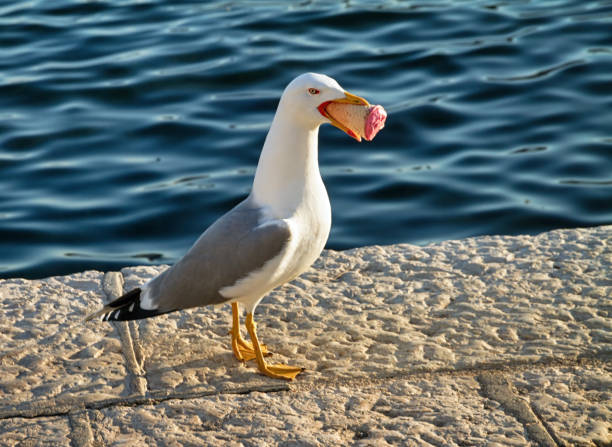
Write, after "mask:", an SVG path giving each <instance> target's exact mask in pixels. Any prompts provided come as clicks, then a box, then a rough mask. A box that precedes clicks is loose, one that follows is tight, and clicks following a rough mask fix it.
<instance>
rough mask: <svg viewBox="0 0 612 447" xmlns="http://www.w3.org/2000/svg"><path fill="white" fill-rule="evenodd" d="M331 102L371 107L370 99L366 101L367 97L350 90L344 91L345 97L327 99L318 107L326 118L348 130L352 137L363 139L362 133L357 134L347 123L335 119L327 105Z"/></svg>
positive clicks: (345, 130) (339, 127) (340, 127)
mask: <svg viewBox="0 0 612 447" xmlns="http://www.w3.org/2000/svg"><path fill="white" fill-rule="evenodd" d="M331 103H335V104H350V105H357V106H364V107H369V106H370V103H369V102H368V101H366V100H365V99H363V98H361V97H359V96H356V95H353V94H351V93H349V92H344V97H343V98H338V99H334V100H332V101H325V102H324V103H321V104H320V105H319V107H318V109H319V112H320V113H321V115H323V116H324V117H325V118H327V119H328V120H329V121H330V123H331V124H332V125H333V126H336V127H337V128H338V129H340V130H342V131H344V132H346V133H347V134H349V135H350V136H351V137H353V138H354V139H356V140H357V141H361V136H360V135H357V134H356V133H355V132H353V131H352V130H351V129H350V128H348V127H347V126H346V125H344V124H343V123H341V122H340V121H338V120H337V119H335V118H334V117H333V116H332V115H331V114H330V113H329V112H328V111H327V106H328V105H330V104H331Z"/></svg>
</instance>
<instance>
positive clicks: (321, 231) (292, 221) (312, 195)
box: [220, 177, 331, 306]
mask: <svg viewBox="0 0 612 447" xmlns="http://www.w3.org/2000/svg"><path fill="white" fill-rule="evenodd" d="M318 180H319V181H318V182H316V183H317V184H311V185H309V188H306V189H305V191H307V192H306V193H305V194H304V196H303V197H302V200H301V201H300V202H299V205H298V206H297V207H295V209H294V210H292V212H290V213H287V210H286V209H284V210H275V209H274V208H270V207H265V213H264V216H265V217H264V220H263V221H262V222H261V223H260V225H265V223H266V220H269V221H273V220H276V219H278V218H281V219H282V220H284V221H285V222H286V223H287V225H288V226H289V228H290V230H291V238H290V239H289V242H288V243H287V245H286V246H285V247H284V249H283V250H282V251H281V252H280V253H279V254H278V255H277V256H275V257H274V258H272V259H270V260H269V261H268V262H267V263H266V264H265V265H264V266H263V267H262V268H260V269H258V270H256V271H254V272H251V273H250V274H249V275H248V276H247V277H245V278H242V279H241V280H240V281H238V282H237V283H236V284H233V285H231V286H228V287H224V288H223V289H222V290H221V291H220V292H221V294H222V295H223V296H225V297H228V298H231V299H234V300H236V301H241V302H243V303H245V304H246V305H247V306H248V305H249V304H250V303H253V304H256V303H257V302H258V301H259V300H260V299H261V297H262V296H263V295H265V294H266V293H268V292H269V291H270V290H272V289H274V288H275V287H278V286H279V285H281V284H284V283H286V282H288V281H291V280H292V279H294V278H296V277H297V276H298V275H300V274H301V273H303V272H304V271H305V270H307V269H308V268H309V267H310V266H311V265H312V263H313V262H314V261H315V260H316V259H317V258H318V257H319V255H320V254H321V252H322V251H323V248H324V247H325V243H326V242H327V238H328V237H329V231H330V228H331V206H330V203H329V198H328V196H327V191H326V190H325V185H324V184H323V181H322V180H321V178H320V177H319V179H318ZM281 211H282V212H283V214H284V216H279V215H278V213H279V212H281Z"/></svg>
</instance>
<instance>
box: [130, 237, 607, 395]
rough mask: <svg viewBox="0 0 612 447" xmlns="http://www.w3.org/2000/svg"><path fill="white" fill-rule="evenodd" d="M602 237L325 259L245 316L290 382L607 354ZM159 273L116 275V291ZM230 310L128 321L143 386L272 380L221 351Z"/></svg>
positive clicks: (374, 251) (450, 245) (396, 249)
mask: <svg viewBox="0 0 612 447" xmlns="http://www.w3.org/2000/svg"><path fill="white" fill-rule="evenodd" d="M611 239H612V227H600V228H596V229H577V230H564V231H553V232H550V233H544V234H542V235H539V236H536V237H529V236H516V237H510V236H506V237H481V238H474V239H466V240H461V241H448V242H444V243H440V244H432V245H428V246H425V247H417V246H412V245H394V246H389V247H365V248H360V249H355V250H349V251H345V252H334V251H326V252H325V253H324V255H323V256H322V257H321V258H320V259H319V260H318V261H317V263H316V264H315V266H314V267H313V268H312V269H310V270H309V271H308V272H306V273H305V274H303V275H302V276H301V277H300V278H298V279H296V280H295V281H293V282H292V283H291V284H289V285H286V286H284V287H282V288H280V289H279V290H277V291H274V292H272V293H271V294H270V295H269V296H268V297H266V298H264V300H263V301H262V303H261V304H260V306H259V307H258V309H257V312H256V321H258V323H259V333H260V336H261V338H262V339H263V341H264V342H265V343H267V345H268V346H269V348H270V349H271V351H272V352H273V353H274V356H273V357H271V358H270V360H271V361H279V362H286V363H289V364H297V365H301V366H304V367H306V372H305V373H304V374H302V375H301V376H300V380H307V381H316V380H319V379H322V378H329V377H335V378H338V379H340V378H367V377H372V376H378V377H379V376H394V375H398V374H404V375H406V374H411V373H414V372H418V371H434V370H436V369H455V370H457V369H466V368H479V367H483V366H490V365H502V364H507V365H512V364H515V365H519V364H522V365H528V364H531V363H534V362H540V363H541V362H544V363H546V362H547V361H552V360H554V359H564V360H575V359H577V358H579V357H582V356H587V357H589V356H597V355H599V354H600V353H603V352H606V351H609V350H610V342H611V341H612V338H611V335H610V334H611V333H612V331H610V328H611V327H612V319H611V318H610V310H611V309H612V299H611V298H610V297H611V296H612V277H611V276H612V275H611V274H610V272H611V265H612V248H611V247H612V244H610V241H611ZM163 268H165V267H140V268H129V269H125V270H124V272H123V273H124V275H125V278H126V289H129V288H130V287H134V286H137V285H140V284H142V283H143V282H145V281H146V280H147V279H148V278H150V277H152V276H153V275H155V274H157V273H158V272H159V271H161V270H162V269H163ZM229 318H230V317H229V306H227V305H225V306H221V307H220V308H217V309H212V308H208V309H196V310H190V311H187V312H180V313H175V314H169V315H167V316H163V317H160V318H156V319H151V320H147V321H142V322H140V323H139V327H140V337H141V340H142V343H143V350H144V352H145V354H146V359H145V370H146V371H147V376H148V379H149V387H150V389H154V390H160V389H167V390H186V389H190V388H192V387H198V386H202V387H205V388H213V389H225V388H227V387H232V386H234V385H235V384H236V383H240V384H242V385H244V384H245V383H249V384H250V383H252V384H260V383H262V382H263V383H265V382H269V381H271V380H272V379H268V378H264V377H260V376H256V375H254V374H253V373H254V372H255V369H254V367H252V366H251V365H250V364H249V365H248V366H247V367H244V366H241V365H240V364H239V363H237V362H235V361H234V360H233V357H232V354H231V351H230V349H229V337H228V335H227V331H228V330H229Z"/></svg>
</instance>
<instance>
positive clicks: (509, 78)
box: [0, 0, 612, 278]
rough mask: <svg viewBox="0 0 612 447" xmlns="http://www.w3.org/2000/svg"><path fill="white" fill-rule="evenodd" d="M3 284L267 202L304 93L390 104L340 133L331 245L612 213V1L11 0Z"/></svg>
mask: <svg viewBox="0 0 612 447" xmlns="http://www.w3.org/2000/svg"><path fill="white" fill-rule="evenodd" d="M0 50H1V52H0V174H1V175H0V276H2V277H13V276H24V277H30V278H36V277H44V276H48V275H56V274H65V273H70V272H74V271H80V270H83V269H99V270H110V269H118V268H120V267H123V266H126V265H133V264H147V263H172V262H174V261H175V260H176V259H177V258H178V257H180V256H181V255H182V254H183V253H184V252H185V250H186V249H187V248H188V247H189V246H190V245H191V243H192V242H193V241H194V240H195V239H196V238H197V236H198V235H199V234H200V233H201V232H202V231H203V230H204V229H205V228H206V227H207V226H208V225H209V224H210V223H212V222H213V221H214V220H215V219H216V218H217V217H218V216H220V215H221V214H222V213H223V212H225V211H226V210H228V209H229V208H230V207H231V206H233V205H234V204H236V203H237V202H239V201H240V200H241V199H242V198H244V197H245V196H246V194H247V193H248V191H249V188H250V184H251V180H252V177H253V173H254V169H255V166H256V163H257V159H258V156H259V151H260V148H261V145H262V143H263V139H264V137H265V133H266V131H267V128H268V125H269V124H270V121H271V119H272V116H273V113H274V109H275V107H276V104H277V101H278V98H279V95H280V93H281V92H282V90H283V88H284V87H285V85H286V83H287V82H289V81H290V80H291V79H292V78H293V77H295V76H296V75H298V74H300V73H302V72H305V71H316V72H321V73H326V74H328V75H330V76H332V77H334V78H336V79H337V80H338V81H339V82H340V83H341V84H342V85H343V86H344V87H345V88H346V89H347V90H348V91H350V92H352V93H355V94H358V95H361V96H364V97H365V98H367V99H368V100H369V101H370V102H372V103H378V104H382V105H383V106H384V107H385V108H386V109H387V111H388V112H389V119H388V121H387V126H386V128H385V129H384V130H383V131H382V132H381V133H380V134H379V135H378V136H377V137H376V139H375V140H374V141H373V142H371V143H361V144H358V143H357V142H355V141H353V140H352V139H351V138H349V137H348V136H346V135H345V134H343V133H342V132H340V131H339V130H338V129H335V128H333V127H331V126H327V127H325V128H323V129H322V130H321V135H320V163H321V168H322V169H321V170H322V173H323V176H324V179H325V182H326V184H327V187H328V191H329V194H330V198H331V202H332V206H333V213H334V214H333V219H334V222H333V229H332V233H331V237H330V239H329V242H328V245H327V246H328V248H334V249H344V248H348V247H354V246H361V245H369V244H391V243H397V242H410V243H416V244H424V243H427V242H431V241H439V240H444V239H451V238H461V237H466V236H474V235H481V234H523V233H537V232H540V231H544V230H549V229H554V228H560V227H577V226H592V225H600V224H609V223H612V2H611V1H584V0H576V1H569V0H556V1H542V0H537V1H536V0H533V1H528V0H522V1H518V0H517V1H507V0H486V1H478V0H465V1H439V0H429V1H380V2H376V1H350V2H348V1H347V2H342V3H340V2H338V4H335V3H334V2H316V1H315V2H295V3H294V2H282V1H277V2H273V1H267V2H254V1H248V2H247V1H236V2H196V1H191V2H186V1H172V2H169V1H147V0H144V1H142V0H140V1H128V0H107V1H68V0H61V1H59V0H58V1H51V0H34V1H27V2H26V1H23V2H3V3H2V6H0Z"/></svg>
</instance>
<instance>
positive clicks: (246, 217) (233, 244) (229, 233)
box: [147, 197, 291, 310]
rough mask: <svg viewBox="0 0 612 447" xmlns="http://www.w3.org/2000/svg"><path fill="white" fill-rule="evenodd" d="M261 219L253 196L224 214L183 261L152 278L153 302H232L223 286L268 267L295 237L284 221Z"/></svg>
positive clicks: (182, 305)
mask: <svg viewBox="0 0 612 447" xmlns="http://www.w3.org/2000/svg"><path fill="white" fill-rule="evenodd" d="M261 223H262V210H261V209H260V208H258V207H256V206H254V205H253V204H252V202H251V200H250V197H248V198H247V199H246V200H244V201H243V202H241V203H240V204H238V205H237V206H236V207H235V208H233V209H232V210H231V211H229V212H228V213H227V214H225V215H224V216H222V217H221V218H219V220H217V221H216V222H215V223H214V224H212V225H211V226H210V227H209V228H208V229H207V230H206V231H205V232H204V234H202V236H200V238H199V239H198V240H197V241H196V243H195V244H194V245H193V247H191V249H190V250H189V251H188V252H187V254H185V256H184V257H183V258H182V259H181V260H179V261H178V262H177V263H176V264H175V265H174V266H172V267H171V268H170V269H168V270H166V271H165V272H164V273H162V274H161V275H159V276H158V277H156V278H155V279H153V280H152V281H151V282H150V283H149V285H148V286H147V287H148V288H149V291H148V293H149V294H150V295H149V296H150V297H151V299H152V301H153V304H154V305H155V306H157V308H158V309H160V310H175V309H187V308H190V307H196V306H205V305H208V304H218V303H223V302H225V301H228V299H227V298H225V297H224V296H222V295H221V294H219V290H221V289H222V288H223V287H226V286H231V285H233V284H235V283H236V282H237V281H238V280H239V279H241V278H244V277H245V276H247V275H248V274H249V273H251V272H252V271H254V270H257V269H259V268H261V267H263V265H264V264H265V263H266V262H267V261H269V260H270V259H273V258H274V257H275V256H277V255H278V254H280V252H281V251H282V250H283V248H284V247H285V246H286V244H287V242H288V241H289V239H290V238H291V231H290V229H289V226H288V225H287V224H286V223H285V222H284V221H282V220H276V221H271V222H269V221H268V222H266V224H265V225H261V226H260V224H261Z"/></svg>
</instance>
